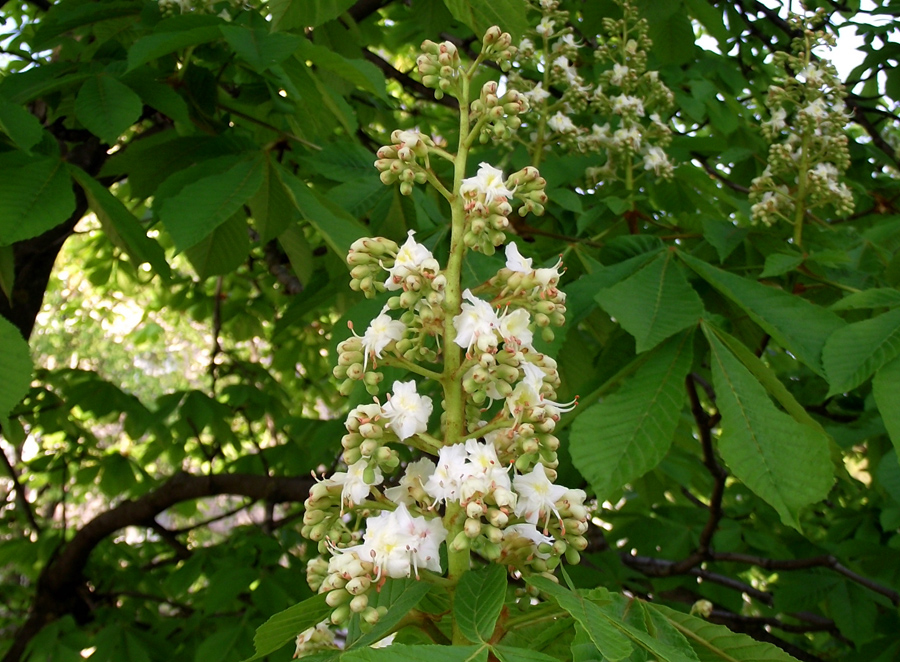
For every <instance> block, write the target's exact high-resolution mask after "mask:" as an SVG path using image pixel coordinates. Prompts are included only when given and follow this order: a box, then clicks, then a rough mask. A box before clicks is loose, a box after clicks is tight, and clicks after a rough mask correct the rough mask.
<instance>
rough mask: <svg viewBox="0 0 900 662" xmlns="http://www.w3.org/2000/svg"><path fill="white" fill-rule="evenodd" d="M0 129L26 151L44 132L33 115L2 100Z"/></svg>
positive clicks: (0, 103) (36, 142)
mask: <svg viewBox="0 0 900 662" xmlns="http://www.w3.org/2000/svg"><path fill="white" fill-rule="evenodd" d="M0 130H2V131H3V133H5V134H6V135H8V136H9V137H10V138H11V139H12V141H13V142H14V143H15V144H16V146H17V147H18V148H19V149H21V150H24V151H26V152H27V151H28V150H30V149H31V148H32V147H34V146H35V145H37V144H38V143H39V142H40V141H41V137H42V136H43V133H44V127H42V126H41V123H40V122H39V121H38V119H37V118H36V117H35V116H34V115H32V114H31V113H29V112H28V111H27V110H25V109H24V108H23V107H22V106H20V105H18V104H15V103H9V102H8V101H4V100H0Z"/></svg>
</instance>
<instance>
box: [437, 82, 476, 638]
mask: <svg viewBox="0 0 900 662" xmlns="http://www.w3.org/2000/svg"><path fill="white" fill-rule="evenodd" d="M474 71H475V66H473V67H472V68H471V69H470V70H469V71H468V72H466V74H465V75H464V76H462V78H461V80H460V88H459V97H458V99H459V151H458V152H457V153H456V158H455V159H454V163H453V197H452V198H450V209H451V216H450V256H449V258H448V260H447V270H446V272H445V274H446V277H447V285H446V287H445V289H444V304H443V309H444V372H443V375H442V376H441V386H442V388H443V392H444V420H443V432H444V445H446V446H450V445H453V444H456V443H459V441H460V440H461V439H462V437H463V434H464V433H465V430H466V427H465V414H466V401H465V393H464V392H463V387H462V380H461V379H458V378H457V373H458V371H459V367H460V365H461V363H462V361H463V355H462V350H461V348H460V347H459V346H458V345H457V344H456V342H455V340H456V327H454V325H453V318H454V317H455V316H457V315H459V314H460V312H461V310H462V291H461V288H462V264H463V256H464V255H465V252H466V245H465V242H464V241H463V236H464V234H465V231H466V211H465V201H464V200H463V197H462V196H461V195H460V194H459V189H460V186H461V185H462V181H463V179H464V178H465V176H466V161H467V158H468V155H469V148H468V141H469V131H470V126H469V84H470V82H471V76H472V74H473V73H474ZM465 522H466V513H465V511H464V510H463V509H462V506H460V505H459V503H448V504H447V510H446V512H445V514H444V527H445V528H446V529H447V531H448V536H447V543H448V544H447V565H448V574H447V577H448V579H449V580H450V581H451V582H453V584H454V585H455V584H456V582H458V581H459V578H460V577H461V576H462V574H463V573H464V572H466V571H467V570H468V569H469V564H470V559H469V550H468V549H462V550H454V549H453V548H452V543H453V541H454V540H455V539H456V537H457V536H458V535H459V534H460V533H461V532H462V530H463V526H464V525H465ZM449 593H450V601H451V605H452V603H453V601H454V599H455V595H454V593H455V592H454V590H453V589H452V588H451V589H450V590H449ZM453 643H454V644H466V643H469V642H468V640H467V639H466V637H465V635H463V634H462V632H461V631H460V630H459V626H458V624H457V623H456V620H455V619H454V620H453Z"/></svg>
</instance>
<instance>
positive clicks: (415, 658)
mask: <svg viewBox="0 0 900 662" xmlns="http://www.w3.org/2000/svg"><path fill="white" fill-rule="evenodd" d="M489 651H490V648H489V647H488V646H487V645H486V644H482V645H481V646H407V645H404V644H393V645H392V646H388V647H387V648H360V649H357V650H353V651H348V652H346V653H344V654H343V655H341V660H342V662H487V658H488V652H489ZM248 662H249V661H248Z"/></svg>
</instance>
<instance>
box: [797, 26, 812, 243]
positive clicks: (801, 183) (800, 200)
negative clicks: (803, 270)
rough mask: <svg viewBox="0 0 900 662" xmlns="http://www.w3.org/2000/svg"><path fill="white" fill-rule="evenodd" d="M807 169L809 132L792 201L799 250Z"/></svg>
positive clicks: (807, 53)
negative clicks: (795, 192) (794, 206)
mask: <svg viewBox="0 0 900 662" xmlns="http://www.w3.org/2000/svg"><path fill="white" fill-rule="evenodd" d="M809 47H810V44H809V37H808V36H807V37H806V52H805V54H804V62H803V65H804V67H808V66H809ZM808 168H809V131H808V130H806V131H804V132H803V141H802V142H801V144H800V168H799V172H798V173H797V197H796V199H795V201H794V204H795V205H796V210H795V213H794V245H795V246H796V247H797V248H801V246H802V242H803V220H804V219H805V218H806V188H807V185H808V183H809V182H808V177H807V174H808Z"/></svg>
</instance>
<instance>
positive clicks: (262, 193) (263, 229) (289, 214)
mask: <svg viewBox="0 0 900 662" xmlns="http://www.w3.org/2000/svg"><path fill="white" fill-rule="evenodd" d="M249 205H250V212H251V214H252V215H253V224H254V226H255V227H256V231H257V232H259V240H260V242H261V243H263V244H267V243H268V242H270V241H271V240H272V239H274V238H275V237H278V236H280V235H281V234H282V233H283V232H285V231H286V230H288V228H290V227H291V225H292V224H293V222H294V221H295V220H297V219H298V218H299V217H300V214H299V213H298V212H297V209H296V207H294V201H293V199H292V198H291V196H290V195H289V194H288V192H287V191H286V190H285V189H284V184H282V183H281V178H280V177H279V176H278V172H277V171H276V170H275V165H274V164H273V163H272V161H271V159H269V157H268V155H267V156H266V168H265V173H264V175H263V183H262V186H260V187H259V190H258V191H257V192H256V193H255V194H254V195H253V197H252V198H250V202H249ZM289 257H290V255H289ZM298 275H299V274H298ZM301 280H303V279H301Z"/></svg>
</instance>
